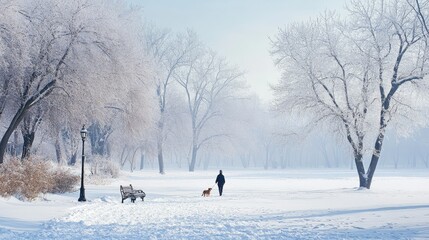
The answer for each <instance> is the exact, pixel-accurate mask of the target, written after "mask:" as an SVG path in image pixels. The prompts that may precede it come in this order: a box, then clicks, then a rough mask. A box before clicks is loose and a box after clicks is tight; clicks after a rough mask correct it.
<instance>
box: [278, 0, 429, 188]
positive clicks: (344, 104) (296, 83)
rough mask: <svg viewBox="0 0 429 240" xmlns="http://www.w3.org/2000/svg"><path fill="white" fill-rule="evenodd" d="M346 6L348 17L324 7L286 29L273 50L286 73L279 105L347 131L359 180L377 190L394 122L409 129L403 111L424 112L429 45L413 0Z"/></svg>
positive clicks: (280, 91)
mask: <svg viewBox="0 0 429 240" xmlns="http://www.w3.org/2000/svg"><path fill="white" fill-rule="evenodd" d="M347 10H348V16H347V19H341V18H340V17H338V16H336V15H334V14H330V13H325V14H324V15H322V16H321V17H319V18H317V19H316V20H312V21H307V22H304V23H296V24H292V25H290V26H289V27H287V28H285V29H281V30H280V32H279V33H278V35H277V37H276V38H275V39H274V40H273V48H272V55H273V57H274V59H275V63H276V65H277V66H278V67H279V68H280V69H281V71H282V79H281V81H280V82H279V84H278V85H276V86H275V93H276V100H277V107H278V109H280V110H282V111H288V110H291V111H294V112H296V111H303V112H305V113H308V115H307V117H308V119H309V122H311V125H314V124H318V123H320V124H323V125H325V126H329V127H330V129H331V130H332V131H333V132H339V133H341V134H343V135H344V136H345V138H346V140H347V142H348V143H349V145H350V147H351V148H352V151H353V156H354V159H355V164H356V168H357V172H358V176H359V186H360V187H365V188H370V187H371V182H372V178H373V176H374V172H375V170H376V167H377V163H378V160H379V158H380V154H381V150H382V145H383V140H384V137H385V134H386V129H387V127H388V125H389V123H391V122H395V123H396V124H399V125H402V126H405V127H410V126H411V125H412V122H411V121H408V120H407V119H406V118H404V116H412V115H418V114H419V111H418V110H417V109H416V108H415V107H420V106H419V104H416V98H415V97H416V96H417V95H419V94H420V96H422V95H421V93H423V92H424V91H427V88H426V86H425V85H424V84H425V83H424V81H423V78H424V77H425V76H426V74H427V68H428V66H427V63H428V55H427V53H428V45H427V41H426V40H425V38H424V33H423V31H422V25H421V22H420V21H419V19H418V16H417V14H416V13H415V11H413V9H412V8H411V7H410V5H409V4H408V3H407V2H406V1H363V2H362V1H351V2H350V5H349V6H348V9H347ZM421 101H423V99H422V100H421ZM416 110H417V111H416ZM373 140H375V143H374V142H373V147H370V145H368V144H370V142H372V141H373ZM369 149H371V150H370V152H369V154H368V155H370V164H369V167H368V169H367V170H366V169H365V166H364V163H363V160H364V155H365V153H367V150H369Z"/></svg>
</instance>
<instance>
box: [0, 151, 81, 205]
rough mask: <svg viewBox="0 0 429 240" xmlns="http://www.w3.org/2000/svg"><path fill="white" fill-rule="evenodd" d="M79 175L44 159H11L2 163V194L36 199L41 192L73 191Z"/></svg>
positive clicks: (0, 171)
mask: <svg viewBox="0 0 429 240" xmlns="http://www.w3.org/2000/svg"><path fill="white" fill-rule="evenodd" d="M78 181H79V177H78V176H75V175H73V174H71V173H70V172H68V171H65V170H62V169H60V168H54V167H53V166H52V165H51V164H50V163H49V161H44V160H42V159H35V158H31V159H27V160H24V161H21V160H19V159H10V160H8V161H7V162H4V163H3V164H1V165H0V195H1V196H3V197H8V196H15V197H16V198H18V199H21V200H30V201H31V200H34V199H35V198H36V197H38V196H39V195H40V194H41V193H42V194H45V193H48V192H49V193H64V192H68V191H72V190H73V188H74V186H76V184H77V183H78Z"/></svg>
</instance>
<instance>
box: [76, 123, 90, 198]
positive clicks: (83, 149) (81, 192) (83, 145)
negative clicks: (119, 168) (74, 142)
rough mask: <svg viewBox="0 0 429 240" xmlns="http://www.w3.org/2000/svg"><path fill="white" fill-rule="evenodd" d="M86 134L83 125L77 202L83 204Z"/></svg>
mask: <svg viewBox="0 0 429 240" xmlns="http://www.w3.org/2000/svg"><path fill="white" fill-rule="evenodd" d="M87 134H88V131H87V130H86V129H85V125H83V127H82V129H81V130H80V136H81V137H82V175H81V177H80V196H79V199H78V201H79V202H85V201H86V199H85V188H84V186H83V177H84V163H85V138H86V135H87Z"/></svg>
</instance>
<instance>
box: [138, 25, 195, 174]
mask: <svg viewBox="0 0 429 240" xmlns="http://www.w3.org/2000/svg"><path fill="white" fill-rule="evenodd" d="M145 39H146V46H147V49H148V50H149V52H150V54H151V56H152V58H153V60H154V65H155V68H154V69H155V72H156V74H154V75H153V76H154V80H155V81H154V83H155V88H156V95H157V98H158V105H159V119H158V121H157V130H158V133H157V155H158V166H159V173H161V174H164V173H165V169H164V151H163V149H164V143H165V141H166V139H167V137H168V132H167V131H165V129H166V127H167V126H166V124H168V123H169V122H171V118H174V117H175V116H174V115H173V114H172V112H173V111H169V109H170V106H171V105H172V104H170V100H169V96H170V95H171V91H172V90H171V85H172V84H173V83H174V81H173V78H174V75H175V74H176V72H177V71H178V70H179V69H180V68H182V67H184V66H186V65H189V64H190V60H191V59H190V58H191V53H192V52H193V51H194V50H195V48H197V47H198V45H199V43H198V41H197V39H196V36H195V34H194V33H193V32H191V31H189V30H188V31H187V32H186V33H184V34H177V35H173V34H172V33H171V32H170V31H167V30H158V29H156V28H154V27H150V28H148V31H147V33H146V36H145ZM174 90H175V89H173V91H174Z"/></svg>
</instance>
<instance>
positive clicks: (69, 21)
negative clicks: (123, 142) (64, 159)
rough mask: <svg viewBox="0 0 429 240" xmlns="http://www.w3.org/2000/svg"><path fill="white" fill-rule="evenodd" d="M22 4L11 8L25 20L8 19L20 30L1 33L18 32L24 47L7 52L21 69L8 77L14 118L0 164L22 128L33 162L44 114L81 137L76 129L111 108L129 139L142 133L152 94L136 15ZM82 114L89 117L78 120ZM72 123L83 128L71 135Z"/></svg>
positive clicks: (109, 7) (103, 7) (123, 10)
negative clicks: (35, 135) (11, 142)
mask: <svg viewBox="0 0 429 240" xmlns="http://www.w3.org/2000/svg"><path fill="white" fill-rule="evenodd" d="M10 2H12V0H11V1H9V3H10ZM16 2H17V4H16V5H15V4H13V6H14V8H13V9H15V15H17V16H19V18H20V19H19V21H13V22H11V20H9V23H10V25H12V26H13V27H12V28H11V29H14V31H13V32H10V31H8V32H3V31H2V32H0V34H2V35H1V36H2V37H3V38H5V37H4V36H6V38H7V34H14V35H13V36H11V37H16V38H17V39H18V40H20V41H21V42H22V44H20V45H18V46H17V47H13V48H12V47H9V48H6V50H5V52H6V54H5V55H6V56H11V57H9V58H7V59H12V60H14V61H16V62H18V63H19V64H15V65H13V66H14V68H15V70H14V72H13V74H9V75H11V76H14V78H13V80H14V81H13V82H10V81H9V82H10V83H8V87H7V89H8V90H9V91H8V92H7V96H8V97H9V98H13V99H14V101H13V102H14V104H10V107H9V111H10V112H12V115H13V116H12V117H11V119H10V120H9V123H7V125H8V127H7V129H6V131H5V133H4V135H3V137H2V139H1V142H0V163H1V162H3V157H4V153H5V150H6V145H7V142H8V139H9V137H10V136H11V134H12V132H13V131H14V130H15V129H16V128H17V127H18V125H19V124H21V123H23V124H22V127H21V129H22V132H23V137H24V152H23V157H25V156H28V154H29V153H30V148H31V143H32V140H33V139H34V133H35V130H36V129H37V126H38V125H39V124H40V122H41V120H43V116H49V118H48V120H49V121H50V122H49V124H52V125H54V124H57V126H58V125H63V126H64V127H65V128H63V129H69V130H71V131H76V132H78V129H74V128H75V126H76V125H80V126H81V125H82V123H83V122H88V121H94V120H100V119H101V120H103V119H106V118H107V117H106V114H109V113H111V112H112V109H119V110H120V114H116V115H118V118H119V119H121V121H120V123H121V124H120V125H121V127H122V128H123V129H122V130H123V131H122V132H124V134H126V135H127V136H129V137H130V138H132V137H133V136H134V135H139V134H140V133H141V131H139V129H145V128H146V127H147V123H149V122H150V117H151V114H149V113H150V112H151V111H147V110H149V108H150V107H149V105H150V104H151V98H150V96H151V94H147V93H148V89H150V86H149V85H150V84H149V83H148V82H147V81H146V79H147V77H148V75H149V74H150V73H149V71H148V64H147V62H148V59H146V55H145V54H144V51H145V50H144V48H143V46H141V44H140V42H139V41H138V39H137V35H136V33H137V32H139V31H141V28H140V27H141V25H139V24H138V23H139V22H140V20H141V16H140V15H139V14H136V13H137V11H132V10H130V9H129V8H128V7H127V6H126V4H123V3H113V2H110V3H106V2H104V1H68V2H61V1H57V0H49V1H30V2H28V1H22V2H21V1H16ZM0 17H1V16H0ZM18 43H19V42H18ZM15 45H17V44H15ZM10 62H12V61H11V60H10ZM2 63H3V62H2ZM9 65H11V64H8V65H5V66H9ZM1 67H2V68H5V67H4V66H1ZM9 75H7V76H9ZM5 76H6V75H5ZM3 79H6V80H8V79H12V78H2V80H3ZM2 83H3V82H2ZM6 83H7V82H6V81H4V84H3V86H5V85H6ZM137 88H138V89H140V91H135V89H137ZM2 96H6V95H5V94H3V93H2ZM1 99H3V98H0V100H1ZM130 100H132V101H131V102H130ZM136 101H140V102H139V103H136ZM2 102H3V101H2ZM42 103H43V104H42ZM62 107H64V108H66V109H61V108H62ZM45 113H49V114H45ZM78 114H82V115H83V116H79V117H72V116H76V115H78ZM56 116H61V117H56ZM146 116H148V117H146ZM66 119H69V120H70V119H73V120H78V119H79V120H78V121H80V123H78V124H76V123H73V124H72V125H73V127H72V128H71V129H70V128H68V127H66V125H64V123H66V122H67V121H66ZM23 120H24V121H23ZM68 123H70V121H68ZM142 123H144V124H143V125H142ZM69 126H70V125H69ZM45 129H46V128H45ZM52 129H54V130H55V131H54V133H53V135H54V136H55V137H56V138H58V137H59V136H60V135H63V136H64V134H60V131H61V128H56V127H53V128H52ZM73 129H74V130H73ZM66 135H67V134H66ZM68 135H69V136H70V134H68ZM57 140H58V139H57ZM56 142H57V141H56ZM56 146H60V145H59V144H56ZM57 151H58V149H57Z"/></svg>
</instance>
